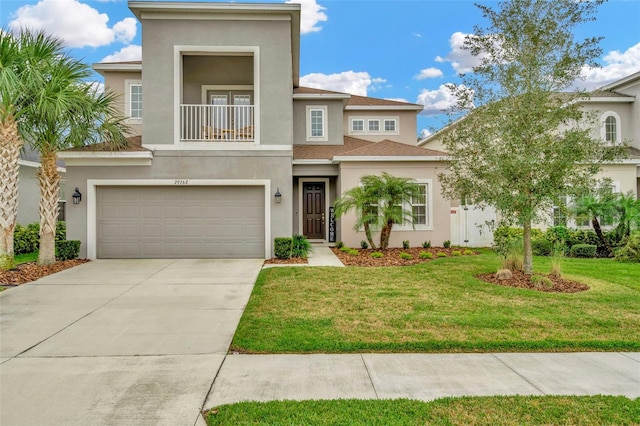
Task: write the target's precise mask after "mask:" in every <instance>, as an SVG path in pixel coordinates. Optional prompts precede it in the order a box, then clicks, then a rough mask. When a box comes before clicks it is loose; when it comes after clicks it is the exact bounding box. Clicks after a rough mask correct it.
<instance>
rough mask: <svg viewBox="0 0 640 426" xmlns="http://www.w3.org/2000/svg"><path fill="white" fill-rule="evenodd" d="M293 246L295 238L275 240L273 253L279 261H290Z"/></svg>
mask: <svg viewBox="0 0 640 426" xmlns="http://www.w3.org/2000/svg"><path fill="white" fill-rule="evenodd" d="M292 246H293V238H291V237H278V238H274V240H273V251H274V253H275V255H276V257H277V258H278V259H289V258H290V257H291V249H292Z"/></svg>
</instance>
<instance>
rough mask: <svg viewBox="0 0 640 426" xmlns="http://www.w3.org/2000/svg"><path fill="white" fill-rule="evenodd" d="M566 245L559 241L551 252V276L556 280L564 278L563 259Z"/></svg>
mask: <svg viewBox="0 0 640 426" xmlns="http://www.w3.org/2000/svg"><path fill="white" fill-rule="evenodd" d="M565 247H566V246H565V243H564V241H559V242H557V243H555V244H554V245H553V251H552V252H551V255H552V257H551V276H552V277H556V278H561V277H562V258H563V257H564V255H565Z"/></svg>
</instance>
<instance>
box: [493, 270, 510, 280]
mask: <svg viewBox="0 0 640 426" xmlns="http://www.w3.org/2000/svg"><path fill="white" fill-rule="evenodd" d="M496 278H497V279H499V280H510V279H511V278H513V272H511V269H499V270H498V272H496Z"/></svg>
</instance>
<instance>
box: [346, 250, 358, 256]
mask: <svg viewBox="0 0 640 426" xmlns="http://www.w3.org/2000/svg"><path fill="white" fill-rule="evenodd" d="M346 253H347V254H348V255H350V256H357V255H359V254H360V252H359V251H358V250H357V249H352V248H350V249H347V250H346Z"/></svg>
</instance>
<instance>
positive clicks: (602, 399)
mask: <svg viewBox="0 0 640 426" xmlns="http://www.w3.org/2000/svg"><path fill="white" fill-rule="evenodd" d="M206 419H207V424H208V425H210V426H213V425H381V426H383V425H384V426H387V425H425V424H428V425H514V426H515V425H542V424H547V425H551V424H554V425H557V424H565V425H594V424H600V425H605V424H606V425H614V424H615V425H632V424H638V419H640V399H635V400H631V399H628V398H624V397H613V396H588V397H575V396H574V397H571V396H543V397H539V396H536V397H531V396H500V397H475V398H472V397H465V398H443V399H438V400H436V401H432V402H427V403H425V402H420V401H411V400H406V399H400V400H364V401H362V400H336V401H299V402H296V401H273V402H266V403H259V402H242V403H238V404H232V405H225V406H221V407H218V408H217V409H216V411H213V412H210V413H209V414H208V415H207V416H206Z"/></svg>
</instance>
